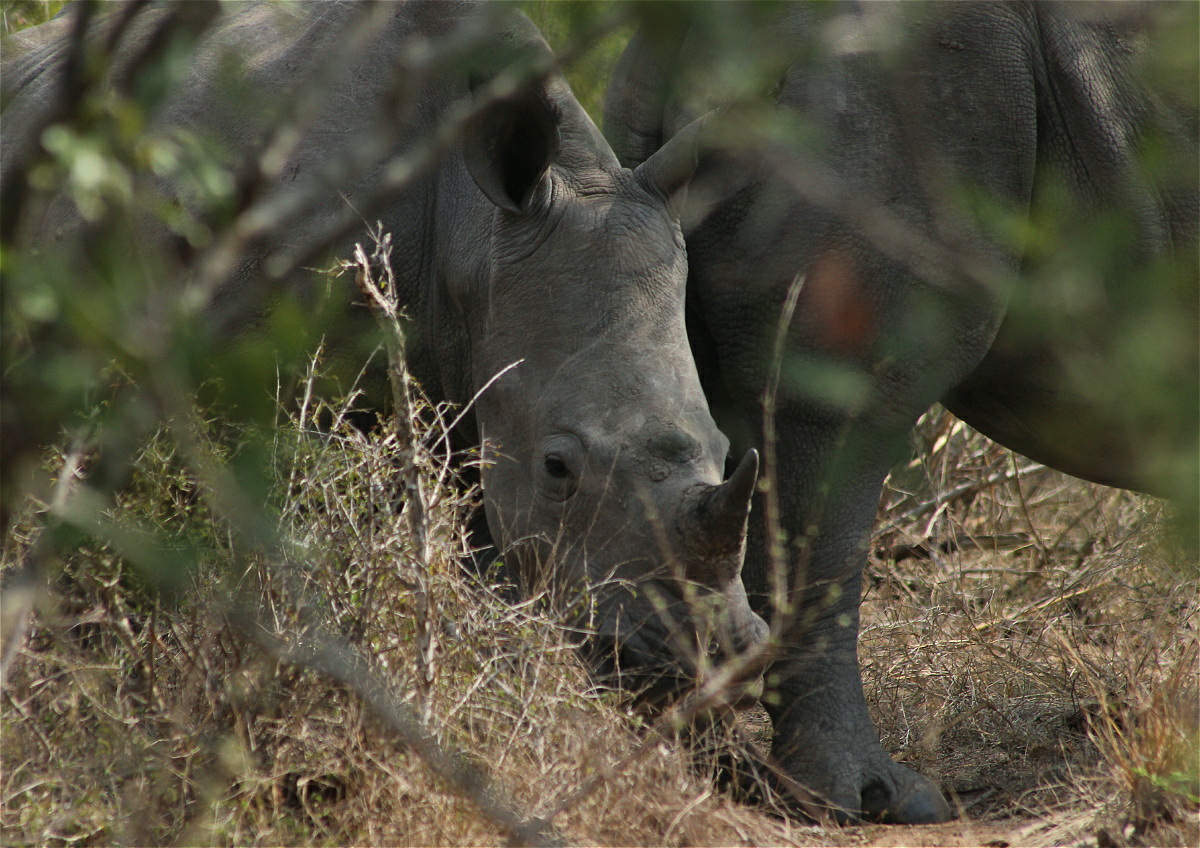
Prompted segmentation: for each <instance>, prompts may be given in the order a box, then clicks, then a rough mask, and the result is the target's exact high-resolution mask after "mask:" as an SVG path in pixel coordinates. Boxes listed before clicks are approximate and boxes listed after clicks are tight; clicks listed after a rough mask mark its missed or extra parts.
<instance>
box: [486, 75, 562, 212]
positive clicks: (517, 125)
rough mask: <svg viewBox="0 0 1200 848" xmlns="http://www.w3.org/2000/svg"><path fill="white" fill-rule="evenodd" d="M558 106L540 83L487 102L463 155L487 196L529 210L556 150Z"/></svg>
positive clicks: (514, 208)
mask: <svg viewBox="0 0 1200 848" xmlns="http://www.w3.org/2000/svg"><path fill="white" fill-rule="evenodd" d="M558 122H559V112H558V110H557V109H556V108H555V107H554V106H553V105H552V104H551V103H550V102H549V101H548V100H547V99H546V97H545V94H544V92H542V91H541V90H540V86H538V87H535V88H533V89H524V90H522V91H520V92H518V93H516V94H514V95H512V96H511V97H505V98H504V99H502V100H499V101H497V102H496V103H494V104H493V105H492V106H490V107H488V108H487V109H486V110H485V111H484V113H483V114H482V115H481V116H480V117H479V119H478V121H477V122H476V123H475V124H474V125H473V126H472V127H471V128H469V129H468V131H467V138H466V140H465V141H464V142H463V160H464V161H465V162H466V165H467V171H468V172H469V173H470V174H471V179H473V180H475V185H477V186H479V190H480V191H482V192H483V193H484V195H485V196H486V197H487V198H488V200H490V201H492V203H494V204H496V205H497V206H499V207H500V208H501V209H507V210H508V211H510V212H525V211H526V210H528V209H529V207H530V204H531V203H532V202H533V199H534V197H535V196H536V194H537V188H538V185H539V184H540V183H541V182H542V179H543V178H544V177H545V176H546V171H547V170H548V169H549V167H550V163H551V162H553V161H554V157H555V156H557V155H558V147H559V134H558Z"/></svg>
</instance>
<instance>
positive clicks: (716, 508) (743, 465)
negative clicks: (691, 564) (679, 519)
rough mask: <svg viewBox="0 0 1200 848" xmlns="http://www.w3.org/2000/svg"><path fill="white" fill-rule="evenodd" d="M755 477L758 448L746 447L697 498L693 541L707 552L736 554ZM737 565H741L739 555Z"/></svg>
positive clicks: (747, 513) (756, 476)
mask: <svg viewBox="0 0 1200 848" xmlns="http://www.w3.org/2000/svg"><path fill="white" fill-rule="evenodd" d="M757 480H758V451H756V450H754V449H753V448H751V449H750V450H748V451H746V455H745V456H743V457H742V461H741V462H739V463H738V467H737V469H736V470H735V471H734V472H733V474H732V475H730V477H729V479H728V480H726V481H725V482H724V483H722V484H721V485H719V486H714V487H713V489H712V491H711V492H709V493H708V494H707V496H706V497H705V498H704V499H703V500H702V501H701V502H700V505H699V507H698V509H697V516H696V517H697V519H698V521H697V531H698V534H699V537H700V538H698V539H697V540H696V541H697V543H698V547H699V548H700V549H701V550H703V551H706V552H708V553H709V554H710V555H715V556H719V555H729V554H740V553H741V552H742V546H743V544H744V543H745V541H746V520H747V518H748V517H749V515H750V498H751V497H753V495H754V484H755V482H757ZM738 565H739V566H740V565H741V562H740V556H739V562H738Z"/></svg>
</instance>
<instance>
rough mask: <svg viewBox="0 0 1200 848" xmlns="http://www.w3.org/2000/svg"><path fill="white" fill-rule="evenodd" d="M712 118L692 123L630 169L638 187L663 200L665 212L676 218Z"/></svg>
mask: <svg viewBox="0 0 1200 848" xmlns="http://www.w3.org/2000/svg"><path fill="white" fill-rule="evenodd" d="M714 114H715V113H710V114H708V115H705V116H704V117H703V118H700V119H698V120H695V121H692V123H690V124H688V125H687V126H686V127H684V128H683V129H682V130H680V131H679V132H678V133H676V134H675V135H674V136H672V137H671V140H670V141H668V142H667V143H666V144H664V145H663V146H662V147H660V148H659V149H658V150H657V151H656V152H655V153H654V155H652V156H651V157H650V158H649V159H647V160H646V161H645V162H643V163H642V164H640V165H638V166H637V168H635V169H634V172H633V173H634V176H636V177H637V179H638V180H639V181H641V183H642V185H644V186H645V187H646V188H648V189H649V190H651V191H653V192H655V193H656V194H658V195H660V196H661V197H662V198H663V199H664V200H666V201H667V207H668V209H669V210H670V211H671V214H672V215H674V216H675V217H676V218H678V217H679V214H680V212H681V211H682V209H683V203H684V201H685V200H686V199H687V187H688V183H689V182H690V181H691V179H692V176H693V175H694V174H695V173H696V167H697V165H698V164H699V161H700V152H701V150H702V149H703V147H704V146H705V142H706V136H707V135H710V134H711V125H712V123H713V120H714V118H713V116H714Z"/></svg>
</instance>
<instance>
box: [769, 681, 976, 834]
mask: <svg viewBox="0 0 1200 848" xmlns="http://www.w3.org/2000/svg"><path fill="white" fill-rule="evenodd" d="M823 670H826V671H827V670H828V669H823ZM831 678H832V679H831ZM858 680H859V679H858V675H857V674H853V675H847V676H838V675H832V676H831V677H826V678H825V679H824V681H823V684H824V685H822V686H820V687H818V688H815V689H813V688H808V689H806V691H807V692H809V696H808V697H792V698H788V697H787V696H786V695H785V694H784V693H783V692H779V693H778V694H779V695H780V696H782V697H780V698H779V701H778V705H777V706H768V708H767V710H768V712H769V713H771V720H772V722H773V723H774V726H775V733H774V740H773V744H772V755H773V758H774V760H775V761H776V763H778V764H779V765H780V766H782V767H783V770H784V771H785V772H786V774H787V778H786V779H784V781H783V782H786V783H788V784H789V786H788V787H785V788H786V789H788V793H787V794H790V795H791V796H792V797H794V798H796V799H797V800H798V801H799V802H800V805H801V807H802V809H804V811H805V812H806V813H807V814H809V815H814V809H815V810H816V817H818V818H823V817H825V816H829V817H830V818H832V819H833V820H834V821H836V822H839V823H842V824H853V823H857V822H860V821H871V822H882V823H885V824H933V823H936V822H944V821H949V820H950V819H952V818H955V811H954V808H953V807H951V805H950V804H949V803H947V801H946V799H945V797H944V796H943V795H942V793H941V790H939V789H938V787H937V785H936V784H935V783H934V782H933V781H932V780H930V779H929V778H927V777H924V776H922V775H919V774H917V773H916V772H914V771H912V770H911V769H908V768H906V767H904V766H902V765H900V764H898V763H896V762H894V761H893V760H892V758H891V757H889V756H888V755H887V753H886V752H884V750H883V748H882V747H881V746H880V744H879V736H878V734H877V733H876V732H875V726H874V724H872V722H871V717H870V714H869V712H868V711H867V705H866V702H865V700H863V699H862V694H861V693H862V688H861V684H860V683H859V682H858ZM809 682H814V681H813V678H812V677H810V678H809ZM793 691H794V690H793ZM816 692H821V693H823V694H824V697H820V696H817V695H816V694H815V693H816ZM835 693H837V694H835ZM838 695H840V697H838ZM768 703H770V702H769V701H768Z"/></svg>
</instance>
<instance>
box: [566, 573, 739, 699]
mask: <svg viewBox="0 0 1200 848" xmlns="http://www.w3.org/2000/svg"><path fill="white" fill-rule="evenodd" d="M643 591H646V589H643ZM627 600H628V599H624V598H615V599H611V600H610V601H609V604H608V605H607V606H608V607H609V608H608V610H607V614H606V615H604V616H603V617H602V619H601V621H599V622H596V625H598V626H595V625H594V627H595V629H594V630H593V631H592V632H591V633H590V635H588V636H587V637H586V638H585V640H584V642H583V645H582V649H583V653H584V656H585V657H586V659H587V661H588V665H589V670H590V671H591V673H592V675H593V677H594V678H595V679H596V681H597V682H598V683H601V684H602V685H605V686H611V687H613V688H616V689H620V690H622V691H626V692H631V693H633V695H634V697H635V700H636V701H637V702H638V703H639V704H643V705H666V704H669V703H670V702H673V701H675V700H677V699H678V698H680V697H681V696H683V695H686V694H687V693H688V692H690V691H693V690H695V688H696V687H697V685H698V683H699V682H700V677H701V675H702V672H701V667H704V668H706V669H709V670H711V669H713V668H715V667H717V666H719V665H720V664H721V663H723V662H727V661H736V659H735V657H736V654H737V653H739V652H741V651H743V650H745V649H747V648H748V647H750V645H749V644H747V643H745V641H744V640H743V639H739V638H738V637H737V634H730V635H729V636H728V638H717V637H716V636H715V635H714V636H713V637H712V638H708V639H705V640H704V644H700V641H701V637H699V636H698V635H697V634H698V631H697V629H696V626H695V616H694V614H693V610H692V609H691V608H690V605H689V604H688V603H687V602H686V601H684V600H677V601H675V602H674V603H672V604H671V605H670V606H666V607H663V606H662V605H661V604H660V605H659V609H655V610H651V611H644V612H641V613H640V614H639V613H638V612H637V611H635V609H631V606H633V605H628V606H627V605H626V604H625V603H623V602H622V601H627ZM761 691H762V675H761V673H752V674H747V675H745V676H742V677H739V678H737V679H735V680H734V681H733V682H732V683H731V685H730V686H729V687H728V691H727V692H725V693H724V696H725V704H726V705H728V706H731V707H733V708H738V709H740V708H744V707H748V706H750V705H751V704H752V703H753V702H754V701H756V700H757V698H758V696H759V695H760V694H761Z"/></svg>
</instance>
